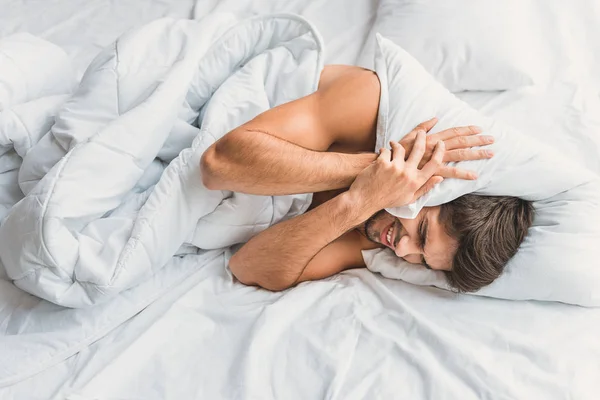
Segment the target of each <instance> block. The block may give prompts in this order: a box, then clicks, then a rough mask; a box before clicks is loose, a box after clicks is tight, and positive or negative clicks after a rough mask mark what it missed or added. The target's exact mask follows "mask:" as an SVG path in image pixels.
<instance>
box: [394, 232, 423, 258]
mask: <svg viewBox="0 0 600 400" xmlns="http://www.w3.org/2000/svg"><path fill="white" fill-rule="evenodd" d="M420 253H421V249H420V248H419V245H418V244H417V243H416V241H415V240H411V238H410V237H409V236H408V235H404V236H402V237H401V238H400V241H399V242H398V246H396V255H397V256H398V257H406V256H408V255H411V254H420Z"/></svg>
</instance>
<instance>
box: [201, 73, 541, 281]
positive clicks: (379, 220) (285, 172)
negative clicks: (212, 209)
mask: <svg viewBox="0 0 600 400" xmlns="http://www.w3.org/2000/svg"><path fill="white" fill-rule="evenodd" d="M379 95H380V84H379V79H378V78H377V76H376V74H375V73H374V72H372V71H368V70H364V69H362V68H358V67H350V66H326V67H325V69H324V70H323V72H322V74H321V79H320V82H319V87H318V90H317V91H316V92H315V93H313V94H311V95H309V96H306V97H303V98H300V99H298V100H295V101H292V102H289V103H287V104H283V105H281V106H278V107H275V108H273V109H270V110H268V111H266V112H264V113H262V114H260V115H258V116H257V117H256V118H254V119H253V120H251V121H249V122H248V123H246V124H244V125H242V126H240V127H239V128H237V129H235V130H233V131H231V132H229V133H228V134H227V135H225V136H224V137H223V138H222V139H220V140H219V141H217V142H216V143H215V144H214V145H213V146H211V147H210V148H209V149H208V150H207V151H206V152H205V153H204V155H203V157H202V161H201V172H202V179H203V183H204V184H205V186H206V187H208V188H209V189H214V190H230V191H235V192H244V193H250V194H257V195H288V194H297V193H314V196H313V203H312V204H311V207H310V208H309V210H308V211H307V212H306V213H304V214H302V215H300V216H297V217H295V218H292V219H290V220H287V221H283V222H280V223H278V224H276V225H274V226H272V227H270V228H268V229H266V230H265V231H263V232H261V233H260V234H258V235H256V236H255V237H253V238H252V239H251V240H250V241H249V242H248V243H246V244H245V245H244V246H243V247H242V248H241V249H240V250H239V251H238V252H237V253H236V254H235V255H234V256H233V257H232V258H231V260H230V264H229V267H230V269H231V271H232V273H233V274H234V275H235V276H236V277H237V279H238V280H240V281H241V282H242V283H245V284H248V285H258V286H261V287H264V288H266V289H270V290H283V289H286V288H289V287H291V286H293V285H296V284H297V283H299V282H303V281H307V280H315V279H322V278H325V277H328V276H331V275H334V274H336V273H338V272H340V271H343V270H345V269H348V268H356V267H364V266H365V263H364V260H363V258H362V254H361V250H363V249H372V248H377V247H388V248H390V249H391V250H392V251H394V252H395V253H396V255H397V256H399V257H402V258H404V259H405V260H406V261H408V262H411V263H420V264H423V265H425V266H427V267H428V268H432V269H437V270H442V271H445V273H446V276H447V278H448V282H449V283H450V284H451V285H452V286H453V287H455V288H456V289H457V290H458V291H473V290H478V289H479V288H481V287H482V286H485V285H487V284H489V283H491V282H492V281H493V280H494V279H495V278H497V277H498V276H499V275H500V273H501V272H502V268H503V267H504V265H505V264H506V262H507V261H508V260H509V259H510V258H511V257H512V256H513V255H514V254H515V253H516V251H517V249H518V246H519V245H520V243H521V242H522V240H523V238H524V237H525V234H526V232H527V229H528V227H529V226H530V225H531V221H532V208H531V204H530V203H528V202H526V201H523V200H520V199H516V198H506V197H481V196H474V195H467V196H463V197H462V198H460V199H457V200H455V201H453V202H451V203H449V204H445V205H442V206H438V207H426V208H424V209H423V210H422V211H421V212H420V213H419V215H418V216H417V218H415V219H413V220H409V219H402V218H396V217H394V216H392V215H391V214H389V213H387V212H385V211H383V210H384V209H385V208H390V207H399V206H402V205H406V204H410V203H412V202H413V201H414V200H416V199H417V198H419V197H420V196H422V195H423V194H425V193H427V192H428V191H429V190H431V189H432V188H433V187H434V186H435V185H436V184H437V183H439V182H441V181H442V179H444V178H455V179H476V176H475V174H474V173H473V172H470V171H465V170H460V169H456V168H453V167H448V166H447V165H445V164H444V163H446V162H450V161H462V160H475V159H484V158H489V157H492V156H493V154H492V153H491V151H488V150H485V149H478V150H473V149H471V148H472V147H477V146H485V145H487V144H490V143H492V142H493V138H492V137H490V136H484V135H477V134H479V133H481V131H480V129H479V128H477V127H473V126H469V127H462V128H453V129H449V130H446V131H442V132H439V133H437V134H434V135H428V136H427V135H426V134H425V133H426V132H427V131H429V130H430V129H431V128H432V127H433V126H434V125H435V123H436V120H435V119H432V120H430V121H426V122H424V123H422V124H421V125H419V126H418V127H416V128H415V130H413V131H412V132H411V133H410V134H409V135H407V136H406V137H405V138H403V139H402V141H401V142H400V143H396V142H392V143H390V145H391V151H390V150H387V149H381V150H380V153H379V154H376V153H374V152H373V150H374V146H375V139H376V128H377V127H376V125H377V112H378V107H379Z"/></svg>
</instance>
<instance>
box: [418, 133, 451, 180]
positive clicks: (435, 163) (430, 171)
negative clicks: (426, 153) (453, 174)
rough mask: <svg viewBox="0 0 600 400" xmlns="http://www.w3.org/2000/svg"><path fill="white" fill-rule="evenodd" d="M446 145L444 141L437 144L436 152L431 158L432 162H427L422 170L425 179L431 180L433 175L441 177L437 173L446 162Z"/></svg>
mask: <svg viewBox="0 0 600 400" xmlns="http://www.w3.org/2000/svg"><path fill="white" fill-rule="evenodd" d="M445 148H446V147H445V145H444V142H443V141H441V140H440V141H439V142H437V144H436V145H435V150H434V151H433V155H432V156H431V160H429V161H428V162H427V164H425V165H424V166H423V168H422V169H421V172H422V174H423V176H424V177H425V178H430V177H431V176H433V175H439V174H438V173H437V171H438V170H439V169H440V168H441V167H442V164H443V162H444V152H445Z"/></svg>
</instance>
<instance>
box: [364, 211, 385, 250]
mask: <svg viewBox="0 0 600 400" xmlns="http://www.w3.org/2000/svg"><path fill="white" fill-rule="evenodd" d="M385 212H386V211H385V210H381V211H378V212H376V213H375V214H373V215H371V216H370V217H369V219H368V220H367V222H365V236H366V237H367V239H369V240H370V241H371V242H375V243H380V241H379V238H380V236H381V232H378V231H377V230H375V227H374V225H375V223H376V222H377V221H378V220H379V219H381V217H382V216H383V215H385Z"/></svg>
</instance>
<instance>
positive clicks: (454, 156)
mask: <svg viewBox="0 0 600 400" xmlns="http://www.w3.org/2000/svg"><path fill="white" fill-rule="evenodd" d="M493 156H494V152H493V151H491V150H469V149H460V150H451V151H446V154H444V162H457V161H469V160H485V159H487V158H492V157H493Z"/></svg>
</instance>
